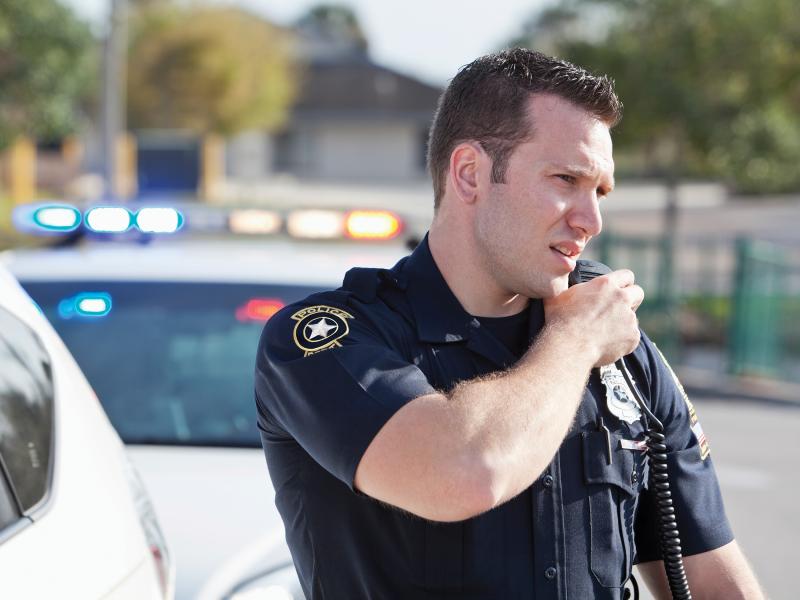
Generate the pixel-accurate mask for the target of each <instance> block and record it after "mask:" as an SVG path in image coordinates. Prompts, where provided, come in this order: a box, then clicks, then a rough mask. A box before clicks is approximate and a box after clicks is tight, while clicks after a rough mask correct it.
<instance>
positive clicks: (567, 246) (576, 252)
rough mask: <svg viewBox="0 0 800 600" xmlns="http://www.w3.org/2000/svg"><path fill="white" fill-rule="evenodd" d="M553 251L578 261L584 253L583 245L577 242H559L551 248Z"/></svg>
mask: <svg viewBox="0 0 800 600" xmlns="http://www.w3.org/2000/svg"><path fill="white" fill-rule="evenodd" d="M550 248H551V249H552V250H555V251H556V252H558V253H559V254H563V255H564V256H566V257H567V258H572V259H577V258H578V256H580V254H581V252H583V245H582V244H578V243H577V242H570V241H565V242H558V243H556V244H553V245H552V246H550Z"/></svg>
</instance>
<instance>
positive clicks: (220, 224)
mask: <svg viewBox="0 0 800 600" xmlns="http://www.w3.org/2000/svg"><path fill="white" fill-rule="evenodd" d="M183 208H184V210H183V211H182V210H178V209H176V208H173V207H166V206H161V207H155V206H136V205H129V206H110V205H109V206H94V207H91V208H89V209H87V210H86V211H85V213H84V214H83V215H81V211H80V210H79V209H77V208H76V207H74V206H70V205H67V204H55V203H53V204H51V203H47V204H45V203H39V204H27V205H20V206H17V207H16V208H15V209H14V213H13V220H14V224H15V226H16V227H17V229H19V230H20V231H23V232H24V233H31V234H34V235H47V234H63V233H66V232H70V231H74V230H76V229H78V228H79V227H81V226H83V227H84V228H85V229H86V230H87V231H89V232H91V233H98V234H103V235H104V236H108V235H111V236H113V235H114V234H124V233H126V232H128V231H132V232H141V233H144V234H148V235H149V234H159V235H160V234H173V233H176V232H177V231H178V230H180V229H182V228H184V226H186V227H187V228H188V229H190V231H191V232H192V233H201V234H202V233H208V234H219V233H226V232H227V233H233V234H239V235H260V236H269V235H279V234H288V235H289V237H292V238H295V239H307V240H346V239H350V240H378V241H380V240H384V241H385V240H391V239H394V238H396V237H398V236H399V235H400V234H401V233H402V231H403V229H404V223H403V220H402V219H401V218H400V216H399V215H397V214H396V213H394V212H392V211H388V210H339V209H312V208H299V209H295V210H289V211H287V212H286V213H283V214H281V213H280V212H278V211H275V210H269V209H264V208H223V207H219V206H207V205H202V204H196V203H190V204H185V205H183ZM184 215H187V216H184Z"/></svg>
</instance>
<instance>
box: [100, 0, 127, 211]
mask: <svg viewBox="0 0 800 600" xmlns="http://www.w3.org/2000/svg"><path fill="white" fill-rule="evenodd" d="M110 1H111V7H110V13H109V29H108V35H107V36H106V41H105V52H104V62H103V179H104V181H105V185H106V198H108V199H109V200H117V199H118V195H119V190H120V189H121V187H120V183H121V182H120V181H119V178H120V169H119V168H118V165H119V164H120V161H121V157H120V151H121V148H120V146H121V142H120V140H121V139H122V134H123V133H124V132H125V129H126V127H125V97H126V85H125V82H126V71H127V46H128V0H110Z"/></svg>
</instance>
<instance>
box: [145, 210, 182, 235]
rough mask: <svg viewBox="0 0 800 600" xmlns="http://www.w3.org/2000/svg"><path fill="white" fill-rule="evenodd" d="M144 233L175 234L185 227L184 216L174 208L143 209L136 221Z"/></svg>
mask: <svg viewBox="0 0 800 600" xmlns="http://www.w3.org/2000/svg"><path fill="white" fill-rule="evenodd" d="M134 221H135V224H136V227H137V228H138V229H139V231H141V232H142V233H175V232H176V231H178V229H180V228H181V227H183V221H184V219H183V215H182V214H181V213H180V212H179V211H177V210H175V209H174V208H156V207H147V208H142V209H140V210H139V212H137V213H136V217H135V219H134Z"/></svg>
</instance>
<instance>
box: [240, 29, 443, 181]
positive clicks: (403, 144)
mask: <svg viewBox="0 0 800 600" xmlns="http://www.w3.org/2000/svg"><path fill="white" fill-rule="evenodd" d="M330 33H331V32H330V31H329V30H320V29H319V28H315V27H313V26H306V27H304V26H303V25H302V24H301V25H300V26H298V31H297V34H298V37H299V49H300V54H301V57H300V58H301V60H302V61H303V62H305V64H306V67H305V70H304V72H303V75H302V78H301V87H300V92H299V97H298V100H297V101H296V103H295V105H294V107H293V110H292V113H291V118H290V120H289V122H288V124H287V126H286V127H285V128H284V129H283V130H282V131H279V132H277V133H276V134H271V135H270V134H263V133H260V132H246V133H244V134H241V135H239V136H237V137H236V138H234V139H232V140H229V141H228V144H227V153H226V154H227V160H226V162H227V175H228V177H229V178H230V179H232V180H234V181H243V182H255V181H258V180H260V179H268V178H271V177H274V176H277V175H283V176H291V177H294V178H297V179H302V180H307V181H316V182H322V181H326V182H332V183H334V182H338V183H350V182H358V183H375V184H381V183H387V184H396V183H409V182H410V183H414V182H421V181H425V180H426V177H427V175H426V169H425V151H426V143H427V133H428V127H429V126H430V123H431V120H432V118H433V114H434V111H435V108H436V102H437V100H438V97H439V95H440V93H441V91H442V90H441V89H440V88H438V87H434V86H431V85H428V84H426V83H423V82H421V81H419V80H417V79H414V78H412V77H409V76H407V75H404V74H402V73H398V72H396V71H393V70H391V69H389V68H386V67H383V66H381V65H378V64H376V63H374V62H373V61H372V60H371V59H370V58H369V56H368V54H367V50H366V44H365V43H364V41H363V39H361V38H358V37H349V38H348V37H344V36H332V35H330Z"/></svg>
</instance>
